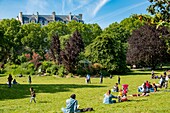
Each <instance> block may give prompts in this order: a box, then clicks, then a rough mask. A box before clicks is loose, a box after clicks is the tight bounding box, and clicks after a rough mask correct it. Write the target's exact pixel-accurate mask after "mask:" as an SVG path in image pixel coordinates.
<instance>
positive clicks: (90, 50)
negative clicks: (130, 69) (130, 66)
mask: <svg viewBox="0 0 170 113" xmlns="http://www.w3.org/2000/svg"><path fill="white" fill-rule="evenodd" d="M85 56H86V57H87V58H88V59H89V60H90V61H92V63H100V64H101V65H102V66H103V68H105V69H106V70H107V71H108V72H109V73H114V72H117V73H122V72H125V70H126V56H125V49H124V48H123V45H122V43H121V41H120V40H117V39H116V38H115V37H113V36H112V35H110V34H101V35H100V36H98V37H97V38H96V39H94V41H93V42H92V43H91V44H90V45H88V46H87V47H86V49H85Z"/></svg>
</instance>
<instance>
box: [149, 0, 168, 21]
mask: <svg viewBox="0 0 170 113" xmlns="http://www.w3.org/2000/svg"><path fill="white" fill-rule="evenodd" d="M149 2H150V3H151V5H150V6H149V7H148V8H147V10H148V12H149V13H151V15H155V20H157V21H166V22H170V1H169V0H149Z"/></svg>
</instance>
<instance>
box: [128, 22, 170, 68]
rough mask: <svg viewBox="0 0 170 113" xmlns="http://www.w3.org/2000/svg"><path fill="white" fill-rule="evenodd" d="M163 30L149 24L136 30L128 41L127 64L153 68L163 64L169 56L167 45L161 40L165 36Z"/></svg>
mask: <svg viewBox="0 0 170 113" xmlns="http://www.w3.org/2000/svg"><path fill="white" fill-rule="evenodd" d="M163 30H164V29H156V26H155V25H147V24H146V25H144V26H142V27H140V28H139V29H137V30H134V31H133V33H132V36H131V37H130V38H129V39H128V44H129V48H128V51H127V62H128V63H129V64H131V65H133V64H136V65H142V66H150V67H152V68H155V67H156V66H157V65H158V64H160V63H163V61H164V59H166V55H167V52H166V50H167V47H166V43H165V41H164V40H163V39H162V38H160V36H161V35H163V34H164V32H163Z"/></svg>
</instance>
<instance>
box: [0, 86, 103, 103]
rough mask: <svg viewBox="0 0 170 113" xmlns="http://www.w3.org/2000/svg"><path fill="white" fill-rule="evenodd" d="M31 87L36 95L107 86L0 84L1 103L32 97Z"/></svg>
mask: <svg viewBox="0 0 170 113" xmlns="http://www.w3.org/2000/svg"><path fill="white" fill-rule="evenodd" d="M30 87H33V88H34V90H35V92H36V93H57V92H69V91H70V90H71V89H75V88H100V87H106V86H100V85H83V84H32V85H29V84H17V85H13V86H12V87H11V88H8V86H7V84H0V92H1V93H0V95H1V96H0V101H1V100H6V99H20V98H27V97H30V91H29V89H30Z"/></svg>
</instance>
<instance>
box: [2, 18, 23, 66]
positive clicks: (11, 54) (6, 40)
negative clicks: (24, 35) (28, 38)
mask: <svg viewBox="0 0 170 113" xmlns="http://www.w3.org/2000/svg"><path fill="white" fill-rule="evenodd" d="M20 27H21V24H20V22H19V21H17V20H16V19H11V20H10V19H3V20H2V21H0V42H1V44H0V53H1V54H0V61H3V62H5V61H6V60H7V59H8V60H9V61H11V62H15V63H17V62H16V61H15V60H16V59H17V55H18V54H20V50H21V48H22V44H21V41H20V40H21V34H20Z"/></svg>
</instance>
